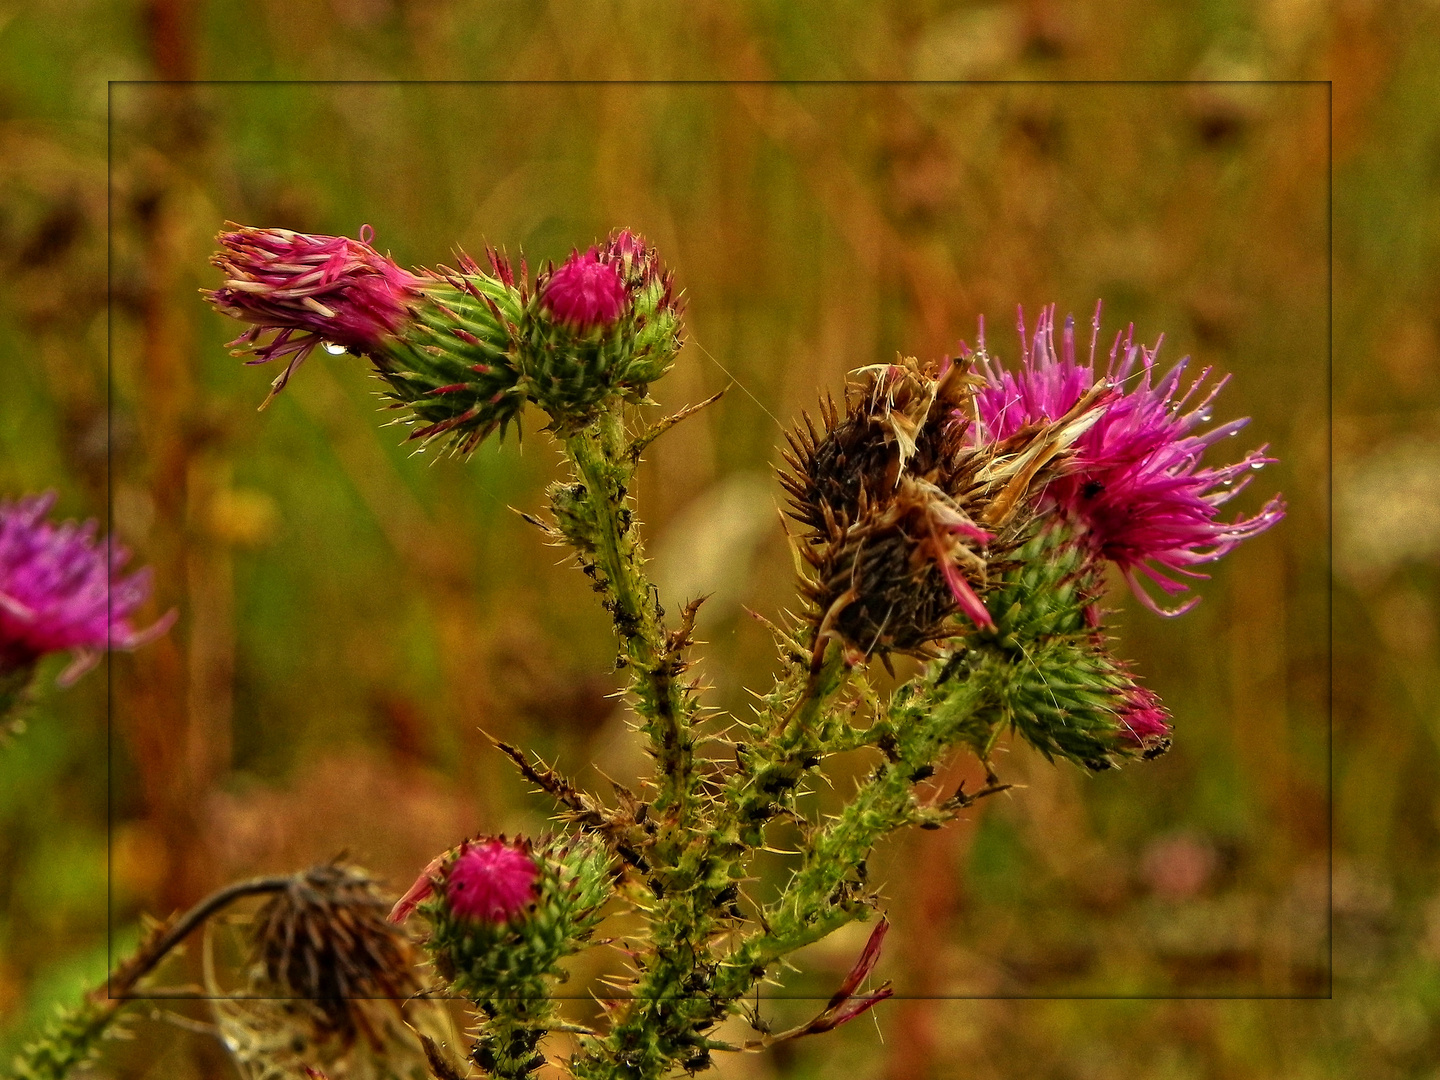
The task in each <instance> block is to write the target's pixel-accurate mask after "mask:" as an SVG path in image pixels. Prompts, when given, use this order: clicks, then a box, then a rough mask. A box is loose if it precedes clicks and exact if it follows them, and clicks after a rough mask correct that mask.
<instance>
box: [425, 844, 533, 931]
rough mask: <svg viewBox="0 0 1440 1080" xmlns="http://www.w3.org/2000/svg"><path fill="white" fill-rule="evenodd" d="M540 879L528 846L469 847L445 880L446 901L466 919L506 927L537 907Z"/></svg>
mask: <svg viewBox="0 0 1440 1080" xmlns="http://www.w3.org/2000/svg"><path fill="white" fill-rule="evenodd" d="M539 877H540V870H539V867H537V866H536V865H535V860H534V859H533V858H532V857H531V856H530V853H529V851H528V850H526V848H525V846H524V845H514V844H508V843H506V842H505V840H503V839H500V838H495V839H491V840H486V841H484V842H482V843H475V844H472V843H465V844H462V845H460V854H459V855H457V856H456V858H455V861H454V862H453V863H451V864H450V870H449V872H448V873H447V874H446V876H445V899H446V900H447V901H448V902H449V904H450V910H451V911H452V912H454V913H455V914H456V915H457V916H459V917H460V918H462V919H471V920H473V921H476V922H491V923H504V922H508V921H509V920H510V919H513V918H514V917H515V916H516V915H518V914H519V913H520V912H522V911H524V910H525V908H527V907H528V906H529V905H530V904H532V903H534V901H535V898H536V885H537V882H538V879H539Z"/></svg>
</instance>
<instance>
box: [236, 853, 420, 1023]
mask: <svg viewBox="0 0 1440 1080" xmlns="http://www.w3.org/2000/svg"><path fill="white" fill-rule="evenodd" d="M389 910H390V901H389V900H387V899H386V898H385V897H384V895H383V894H382V893H381V892H380V890H379V888H378V887H377V886H376V884H375V882H374V881H373V880H372V879H371V878H370V877H369V876H368V875H367V874H366V873H365V872H364V871H363V870H360V869H358V868H356V867H353V866H345V865H343V864H341V863H338V862H332V863H325V864H322V865H319V866H313V867H311V868H310V869H309V870H306V871H303V872H302V873H299V874H296V875H295V876H294V877H293V878H291V880H290V884H289V885H288V886H287V887H286V888H285V889H284V891H282V892H279V893H276V894H275V895H274V896H273V897H271V899H270V900H269V901H268V902H267V903H266V904H265V906H264V907H263V908H261V910H260V912H259V914H258V915H257V916H256V919H255V924H254V930H253V931H252V935H251V944H252V947H253V949H254V954H255V961H256V963H257V964H258V965H259V966H260V967H262V968H263V970H264V974H265V978H266V980H267V981H268V982H270V983H271V984H273V985H274V986H275V987H277V988H279V989H282V990H283V991H285V992H286V993H287V994H292V995H294V996H295V997H299V998H305V999H307V1000H308V1001H310V1002H311V1003H312V1005H313V1006H314V1017H315V1023H316V1027H317V1033H318V1034H319V1035H320V1036H322V1037H324V1036H327V1035H336V1034H338V1035H340V1036H341V1037H342V1038H343V1039H345V1040H347V1041H348V1040H351V1039H353V1038H354V1037H355V1034H356V1030H357V1028H361V1029H366V1030H368V1027H369V1025H368V1023H367V1021H366V1019H365V1016H364V1014H363V1013H362V1012H360V1011H359V1010H357V1009H355V1008H353V1007H352V1005H351V1002H352V1000H364V999H371V998H404V997H406V996H408V995H409V994H411V993H412V992H414V990H415V988H416V984H415V979H414V976H413V974H412V963H413V960H412V953H411V947H410V944H409V942H408V940H407V939H406V938H405V937H404V935H403V934H402V933H401V932H400V931H399V929H398V928H397V927H395V926H392V925H391V924H390V923H389V922H388V921H387V920H386V917H385V916H386V914H387V913H388V912H389Z"/></svg>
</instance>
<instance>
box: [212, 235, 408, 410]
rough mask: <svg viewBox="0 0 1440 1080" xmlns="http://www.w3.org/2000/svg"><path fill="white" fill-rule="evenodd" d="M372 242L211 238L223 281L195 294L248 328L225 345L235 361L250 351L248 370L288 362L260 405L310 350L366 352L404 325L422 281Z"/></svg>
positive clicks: (333, 238) (315, 238)
mask: <svg viewBox="0 0 1440 1080" xmlns="http://www.w3.org/2000/svg"><path fill="white" fill-rule="evenodd" d="M231 224H233V223H231ZM373 237H374V233H373V231H372V230H371V228H370V226H368V225H366V226H365V227H364V228H362V229H361V230H360V239H359V240H351V239H350V238H349V237H346V236H312V235H309V234H307V233H297V232H291V231H290V230H289V229H255V228H250V227H248V226H240V225H236V226H235V227H234V230H233V231H231V232H222V233H221V234H220V235H219V236H217V237H216V240H218V241H219V244H220V251H218V252H216V253H215V255H214V256H213V257H212V258H211V260H210V261H211V262H212V263H213V264H214V265H215V266H217V267H219V268H220V269H221V270H223V271H224V272H225V275H226V281H225V283H224V284H223V285H222V286H220V288H218V289H202V290H201V292H202V293H203V295H204V296H205V298H206V299H207V300H209V301H210V303H212V304H214V305H215V307H216V308H218V309H219V310H220V311H221V312H223V313H224V314H226V315H229V316H231V317H232V318H235V319H239V320H241V321H242V322H248V323H254V324H255V325H254V326H253V327H251V328H250V329H249V330H247V331H245V333H243V334H241V335H240V336H239V337H238V338H236V339H235V340H234V341H232V342H230V344H231V345H232V346H235V347H236V349H235V355H237V356H239V355H241V353H243V352H245V351H249V352H253V353H254V354H255V359H254V360H249V361H247V363H251V364H264V363H267V362H268V361H271V360H284V359H286V358H287V357H288V358H289V359H288V363H287V364H286V365H285V370H284V371H282V372H281V373H280V374H279V375H278V376H277V377H276V378H275V381H274V382H273V383H271V390H270V396H269V397H267V398H266V399H265V405H268V404H269V403H270V400H271V399H272V398H273V397H274V396H275V395H276V394H278V393H279V392H280V391H281V390H283V389H284V388H285V384H286V383H287V382H289V381H290V376H291V374H292V373H293V372H294V371H295V369H296V368H298V367H299V366H300V365H301V364H302V363H303V362H304V360H305V358H306V357H307V356H309V355H310V353H311V352H312V351H313V350H314V348H315V346H317V345H319V344H321V343H322V342H326V343H330V344H333V345H337V346H344V347H345V348H347V349H353V350H355V351H356V352H361V353H367V352H370V351H373V350H374V349H377V348H378V347H379V346H380V345H381V344H382V342H383V341H384V340H385V339H386V338H387V337H390V336H393V335H394V334H396V333H397V332H398V331H399V330H400V328H401V327H402V326H403V325H404V323H405V322H406V320H407V319H408V318H409V312H408V309H409V305H410V304H411V303H413V302H414V301H415V300H417V299H418V298H419V295H420V293H419V290H420V287H421V286H422V285H423V284H424V283H425V281H424V279H423V278H420V277H418V276H416V275H415V274H412V273H410V272H409V271H408V270H405V269H402V268H401V267H400V266H399V265H398V264H396V263H394V262H392V261H391V260H390V259H388V258H386V257H385V256H384V255H381V254H380V253H379V252H378V251H376V250H375V249H374V248H373V247H371V246H370V241H371V239H373ZM271 333H273V334H274V336H273V337H271V338H269V340H266V341H261V338H262V336H264V335H266V334H271ZM265 405H262V406H261V408H262V409H263V408H264V407H265Z"/></svg>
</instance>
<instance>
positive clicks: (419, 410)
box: [368, 260, 525, 454]
mask: <svg viewBox="0 0 1440 1080" xmlns="http://www.w3.org/2000/svg"><path fill="white" fill-rule="evenodd" d="M465 262H466V263H467V264H468V265H469V267H470V268H471V270H472V271H473V272H470V273H464V274H461V273H450V272H448V271H442V273H443V274H444V276H443V277H439V278H436V279H434V280H432V281H430V282H427V284H426V285H425V286H424V288H423V289H422V290H421V292H422V298H421V299H420V300H419V301H417V302H416V303H415V304H413V305H412V306H411V307H410V309H409V311H410V314H411V316H412V318H413V321H412V322H411V323H410V324H409V325H408V326H407V327H406V329H405V331H404V332H403V333H402V334H399V335H396V336H395V337H392V338H387V339H386V340H385V341H384V343H383V345H382V346H381V347H380V348H377V349H374V350H372V351H371V352H370V353H369V354H368V355H369V356H370V358H371V360H372V361H373V362H374V364H375V372H376V374H377V375H378V376H379V378H380V379H382V380H383V381H384V382H385V384H386V387H387V394H386V396H387V397H389V398H390V399H391V400H392V401H393V402H394V405H393V406H392V407H393V408H397V409H402V408H403V409H405V410H406V416H405V417H404V420H403V422H404V423H405V424H407V425H409V426H410V427H411V428H412V429H413V430H412V431H411V433H410V438H412V439H419V440H422V441H424V442H427V443H428V442H431V441H433V440H436V439H443V440H445V441H446V442H448V443H449V445H450V446H451V447H452V448H453V449H454V450H455V451H456V452H458V453H461V454H468V453H469V452H470V451H472V450H474V449H475V447H476V446H478V445H479V444H480V443H481V442H482V441H483V440H484V439H485V438H486V437H488V436H489V435H490V434H491V433H493V432H495V431H497V430H498V431H499V432H500V435H501V437H502V438H503V437H504V434H505V430H506V428H507V427H508V426H509V424H510V423H511V421H516V422H517V423H518V420H519V416H520V412H521V410H522V409H523V408H524V406H525V394H524V391H523V389H522V388H521V386H520V372H519V368H518V366H517V364H516V360H515V355H514V352H515V349H514V333H515V327H516V325H517V324H518V322H519V320H520V315H521V302H522V301H521V295H520V292H519V290H517V289H515V288H514V287H513V286H510V285H507V284H505V282H504V281H502V280H500V279H498V278H495V277H491V276H489V275H487V274H483V273H480V272H479V268H478V267H477V266H475V265H474V264H473V263H470V262H469V260H465Z"/></svg>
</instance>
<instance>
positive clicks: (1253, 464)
mask: <svg viewBox="0 0 1440 1080" xmlns="http://www.w3.org/2000/svg"><path fill="white" fill-rule="evenodd" d="M1264 467H1265V462H1263V461H1252V462H1251V463H1250V468H1252V469H1263V468H1264Z"/></svg>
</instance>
